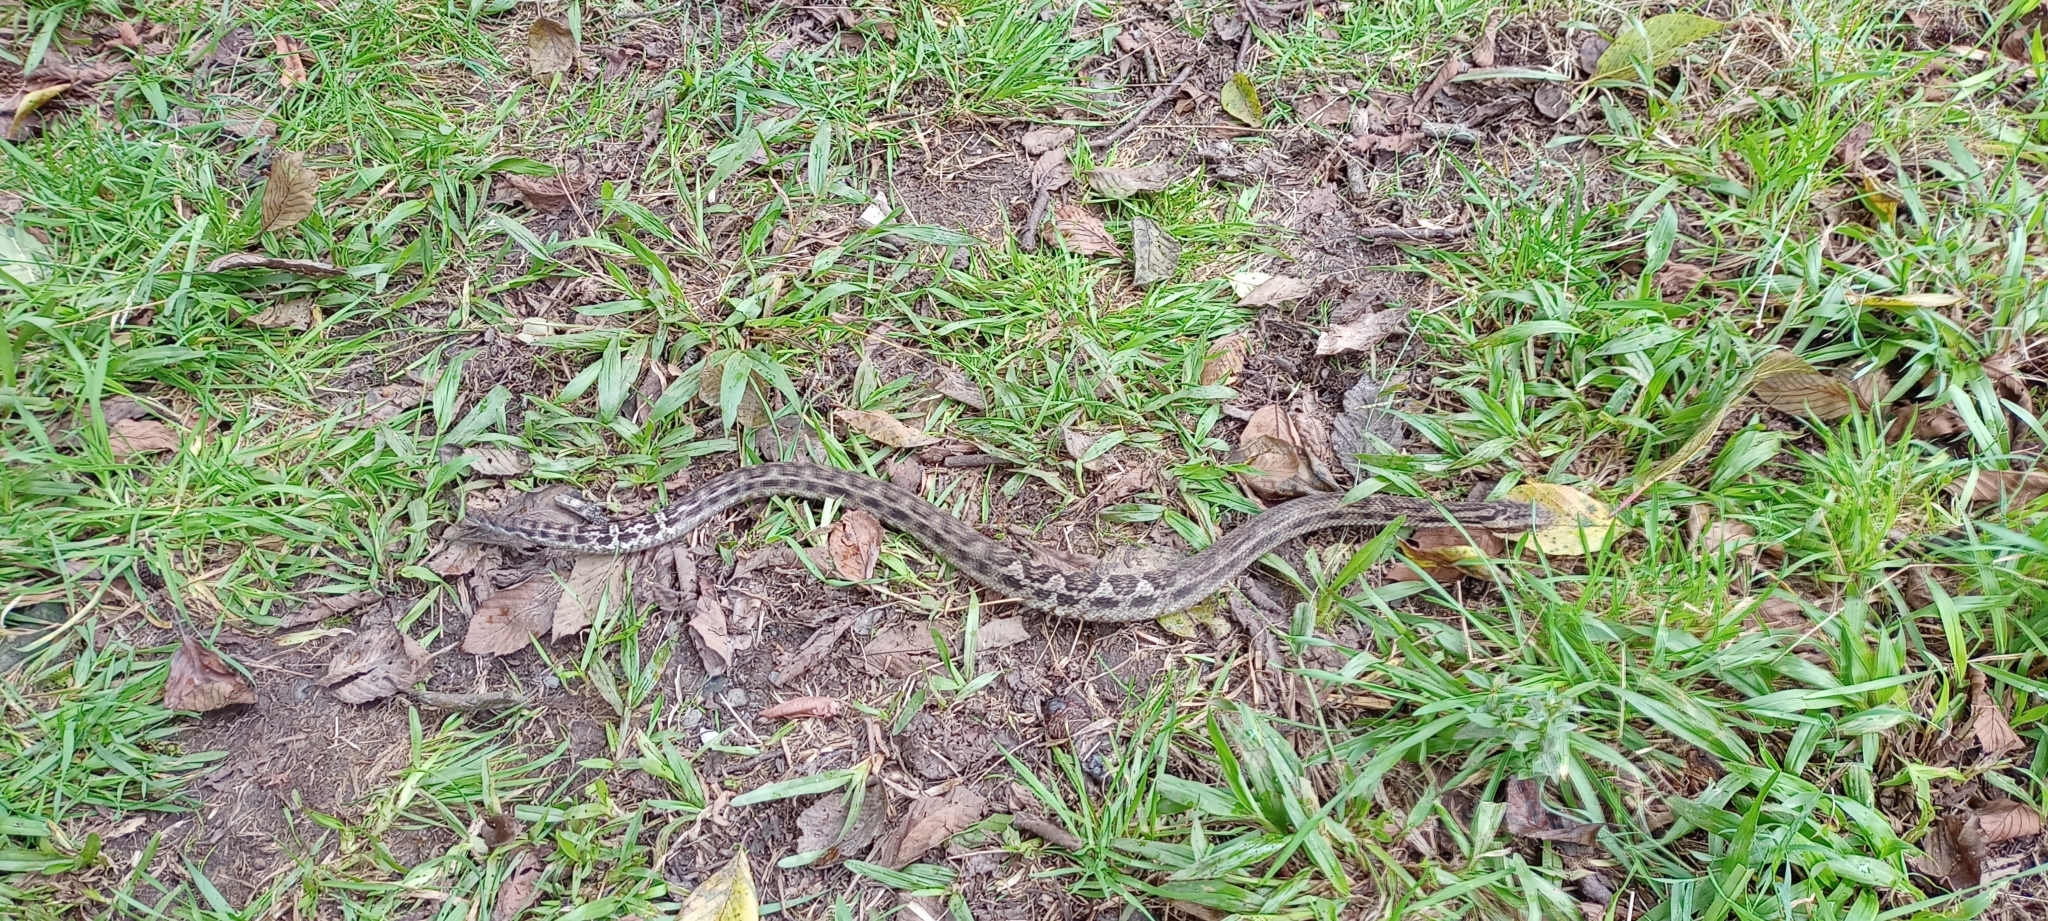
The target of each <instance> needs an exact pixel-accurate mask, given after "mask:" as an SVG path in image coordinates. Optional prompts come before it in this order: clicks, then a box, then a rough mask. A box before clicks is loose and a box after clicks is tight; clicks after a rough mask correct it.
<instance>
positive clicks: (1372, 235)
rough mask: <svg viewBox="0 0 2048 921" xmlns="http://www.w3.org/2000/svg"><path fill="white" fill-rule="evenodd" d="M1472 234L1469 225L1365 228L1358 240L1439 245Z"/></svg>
mask: <svg viewBox="0 0 2048 921" xmlns="http://www.w3.org/2000/svg"><path fill="white" fill-rule="evenodd" d="M1471 233H1472V225H1471V223H1469V222H1468V223H1464V224H1454V225H1452V226H1450V227H1367V228H1366V229H1364V230H1361V231H1359V232H1358V238H1359V239H1361V240H1365V241H1368V242H1372V243H1441V242H1443V241H1445V240H1455V239H1458V238H1459V237H1463V236H1467V235H1469V234H1471Z"/></svg>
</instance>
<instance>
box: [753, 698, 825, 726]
mask: <svg viewBox="0 0 2048 921" xmlns="http://www.w3.org/2000/svg"><path fill="white" fill-rule="evenodd" d="M839 709H840V703H839V701H838V700H837V699H835V698H831V697H792V698H790V699H788V700H785V701H783V702H781V703H779V704H776V705H775V706H772V707H769V708H767V709H765V710H762V711H761V718H762V719H764V720H825V719H831V718H833V717H835V716H838V715H839Z"/></svg>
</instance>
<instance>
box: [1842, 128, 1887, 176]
mask: <svg viewBox="0 0 2048 921" xmlns="http://www.w3.org/2000/svg"><path fill="white" fill-rule="evenodd" d="M1875 134H1877V126H1876V125H1875V124H1872V123H1870V122H1863V123H1861V124H1859V125H1857V126H1856V127H1854V128H1851V129H1849V130H1848V131H1847V132H1846V133H1844V134H1843V135H1842V140H1841V142H1840V143H1838V144H1836V145H1835V165H1837V166H1840V167H1841V168H1842V169H1844V170H1850V171H1856V170H1860V169H1861V168H1862V166H1863V157H1864V155H1865V154H1866V153H1868V152H1869V150H1870V139H1871V137H1872V136H1874V135H1875Z"/></svg>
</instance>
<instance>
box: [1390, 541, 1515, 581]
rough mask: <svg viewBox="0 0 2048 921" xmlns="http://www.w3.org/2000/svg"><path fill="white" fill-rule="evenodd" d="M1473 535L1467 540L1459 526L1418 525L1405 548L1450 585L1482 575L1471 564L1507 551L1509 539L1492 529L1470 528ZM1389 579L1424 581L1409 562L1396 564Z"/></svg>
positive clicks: (1426, 570)
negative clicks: (1416, 574) (1468, 577)
mask: <svg viewBox="0 0 2048 921" xmlns="http://www.w3.org/2000/svg"><path fill="white" fill-rule="evenodd" d="M1470 534H1471V537H1470V538H1469V539H1468V538H1467V537H1466V536H1465V533H1463V532H1460V531H1459V530H1458V529H1457V528H1416V529H1415V537H1414V538H1413V539H1412V540H1410V541H1409V542H1408V543H1406V544H1405V545H1404V546H1403V549H1404V550H1405V551H1406V552H1407V554H1408V558H1409V559H1411V560H1414V561H1415V563H1416V565H1419V566H1421V567H1422V569H1423V571H1424V572H1427V573H1429V577H1430V578H1432V579H1435V580H1436V581H1437V582H1439V583H1443V584H1449V583H1452V582H1456V581H1457V580H1459V579H1462V578H1464V577H1465V576H1468V575H1478V574H1479V570H1477V569H1474V568H1472V566H1470V565H1468V564H1475V563H1478V562H1480V561H1483V560H1489V559H1498V558H1500V556H1501V555H1502V554H1503V553H1505V552H1507V542H1506V541H1504V540H1502V539H1501V537H1500V535H1498V534H1495V533H1493V532H1492V531H1483V530H1470ZM1390 578H1392V579H1393V580H1394V581H1396V582H1417V581H1421V580H1420V579H1418V578H1417V577H1416V576H1415V571H1414V570H1412V569H1409V568H1408V566H1407V565H1406V564H1396V565H1395V566H1394V567H1393V571H1392V572H1391V573H1390Z"/></svg>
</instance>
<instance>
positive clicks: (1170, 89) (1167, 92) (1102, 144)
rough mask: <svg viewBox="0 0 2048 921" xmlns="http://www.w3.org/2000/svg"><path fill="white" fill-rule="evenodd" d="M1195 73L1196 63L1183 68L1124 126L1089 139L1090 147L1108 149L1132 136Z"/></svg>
mask: <svg viewBox="0 0 2048 921" xmlns="http://www.w3.org/2000/svg"><path fill="white" fill-rule="evenodd" d="M1194 75H1195V65H1193V64H1189V65H1188V66H1186V67H1183V68H1181V69H1180V75H1179V76H1177V77H1174V78H1173V82H1172V83H1168V84H1167V85H1165V86H1163V87H1160V89H1159V92H1157V93H1153V94H1152V99H1151V100H1150V101H1148V102H1146V103H1145V105H1144V107H1143V108H1140V109H1139V110H1138V112H1137V114H1135V115H1132V116H1131V117H1130V119H1129V120H1128V121H1126V122H1124V123H1123V125H1122V126H1120V127H1118V128H1117V129H1116V130H1115V131H1112V132H1110V133H1109V134H1108V135H1106V136H1104V137H1102V138H1101V139H1099V140H1094V141H1089V142H1088V147H1089V148H1090V149H1092V150H1108V149H1109V148H1111V147H1114V146H1116V142H1118V141H1121V140H1123V139H1124V138H1127V137H1130V135H1131V132H1133V131H1136V130H1138V126H1139V125H1142V124H1144V123H1145V119H1148V118H1151V117H1152V113H1154V112H1157V111H1159V107H1160V106H1163V105H1165V104H1166V101H1167V100H1169V99H1172V98H1173V94H1174V93H1177V92H1179V91H1180V88H1181V85H1182V84H1185V83H1187V82H1188V78H1189V77H1192V76H1194Z"/></svg>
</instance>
